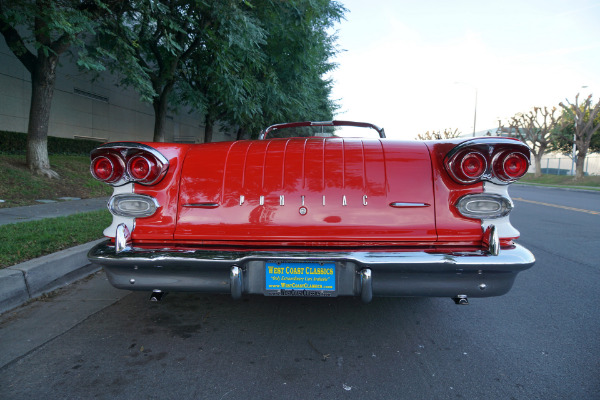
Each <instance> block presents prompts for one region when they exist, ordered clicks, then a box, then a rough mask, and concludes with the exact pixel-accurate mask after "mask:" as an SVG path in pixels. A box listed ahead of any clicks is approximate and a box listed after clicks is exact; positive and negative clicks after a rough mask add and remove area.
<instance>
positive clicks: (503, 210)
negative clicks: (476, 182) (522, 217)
mask: <svg viewBox="0 0 600 400" xmlns="http://www.w3.org/2000/svg"><path fill="white" fill-rule="evenodd" d="M475 203H487V204H495V205H497V207H495V208H494V209H489V211H483V210H480V211H478V210H476V206H475ZM455 206H456V209H457V210H458V212H459V213H460V215H462V216H463V217H466V218H474V219H480V220H483V219H497V218H502V217H506V216H507V215H508V214H510V212H511V211H512V209H513V208H514V204H513V202H512V200H511V199H510V198H508V197H504V196H501V195H499V194H494V193H474V194H468V195H466V196H462V197H461V198H460V199H458V201H457V202H456V204H455Z"/></svg>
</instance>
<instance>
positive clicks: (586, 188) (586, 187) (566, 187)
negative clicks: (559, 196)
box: [515, 182, 600, 191]
mask: <svg viewBox="0 0 600 400" xmlns="http://www.w3.org/2000/svg"><path fill="white" fill-rule="evenodd" d="M515 183H516V184H521V185H531V186H543V187H553V188H565V189H583V190H596V191H600V187H594V186H569V185H553V184H550V183H533V182H515Z"/></svg>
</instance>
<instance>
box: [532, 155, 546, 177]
mask: <svg viewBox="0 0 600 400" xmlns="http://www.w3.org/2000/svg"><path fill="white" fill-rule="evenodd" d="M543 155H544V153H542V152H538V153H537V154H534V155H533V160H534V163H535V174H534V176H535V177H536V178H539V177H540V176H542V156H543Z"/></svg>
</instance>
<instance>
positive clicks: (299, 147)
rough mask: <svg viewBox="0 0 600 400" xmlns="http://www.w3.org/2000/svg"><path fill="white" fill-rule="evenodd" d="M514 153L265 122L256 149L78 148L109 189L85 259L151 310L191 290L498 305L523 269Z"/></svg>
mask: <svg viewBox="0 0 600 400" xmlns="http://www.w3.org/2000/svg"><path fill="white" fill-rule="evenodd" d="M349 129H354V130H359V131H363V132H364V134H363V133H360V134H359V135H360V136H361V137H357V136H358V135H357V134H356V133H354V132H349V131H348V130H349ZM369 134H370V136H371V137H369ZM529 154H530V153H529V148H528V147H527V146H526V145H525V144H523V143H521V142H519V141H517V140H514V139H509V138H498V137H485V138H473V139H452V140H444V141H430V142H422V141H397V140H391V139H386V138H385V133H384V131H383V129H380V128H378V127H376V126H375V125H372V124H368V123H361V122H348V121H330V122H299V123H289V124H279V125H273V126H271V127H269V128H267V129H266V130H265V131H263V132H262V133H261V135H260V139H259V140H241V141H235V142H220V143H206V144H173V143H134V142H119V143H108V144H105V145H102V146H100V147H98V148H97V149H95V150H94V151H92V153H91V159H92V161H91V172H92V175H93V176H94V177H95V178H96V179H98V180H100V181H102V182H105V183H107V184H109V185H112V186H113V187H114V194H113V196H112V197H111V198H110V201H109V203H108V208H109V210H110V212H111V213H112V215H113V223H112V225H111V226H109V227H108V228H106V230H105V231H104V234H105V236H107V237H108V238H109V239H108V240H106V241H105V242H103V243H101V244H99V245H97V246H95V247H94V248H92V249H91V250H90V252H89V254H88V257H89V259H90V261H91V262H93V263H96V264H100V265H102V266H103V267H104V269H105V271H106V273H107V275H108V278H109V280H110V282H111V283H112V285H114V286H115V287H117V288H122V289H130V290H147V291H149V292H152V295H151V299H153V300H160V298H161V296H162V294H163V293H165V292H169V291H194V292H212V293H231V296H233V297H234V298H240V297H241V296H243V295H244V294H259V295H266V296H315V297H318V296H320V297H335V296H358V297H360V298H361V299H362V301H364V302H369V301H371V299H372V297H373V296H436V297H440V296H443V297H450V298H452V299H454V301H455V302H456V303H457V304H467V303H468V298H469V297H487V296H498V295H502V294H504V293H506V292H508V291H509V290H510V288H511V287H512V285H513V282H514V280H515V277H516V276H517V273H519V272H520V271H523V270H525V269H527V268H529V267H531V266H532V265H533V263H534V262H535V259H534V257H533V255H532V254H531V253H530V252H529V251H528V250H526V249H525V248H523V247H522V246H520V245H518V244H517V243H515V239H517V238H518V237H519V232H518V231H517V230H516V229H515V228H513V227H512V226H511V224H510V222H509V214H510V212H511V210H512V208H513V203H512V201H511V199H510V197H509V195H508V192H507V188H508V185H509V184H510V183H511V182H514V181H515V180H517V179H519V178H520V177H521V176H523V175H524V174H525V172H526V171H527V169H528V167H529V162H530V159H529Z"/></svg>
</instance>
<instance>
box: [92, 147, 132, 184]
mask: <svg viewBox="0 0 600 400" xmlns="http://www.w3.org/2000/svg"><path fill="white" fill-rule="evenodd" d="M90 170H91V172H92V176H93V177H94V178H96V179H98V180H99V181H102V182H106V183H114V182H116V181H118V180H119V179H121V177H122V176H123V170H124V168H123V161H122V160H121V159H120V158H119V157H118V156H115V155H112V154H105V155H101V156H98V157H96V158H94V159H93V160H92V165H91V168H90Z"/></svg>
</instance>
